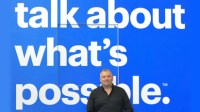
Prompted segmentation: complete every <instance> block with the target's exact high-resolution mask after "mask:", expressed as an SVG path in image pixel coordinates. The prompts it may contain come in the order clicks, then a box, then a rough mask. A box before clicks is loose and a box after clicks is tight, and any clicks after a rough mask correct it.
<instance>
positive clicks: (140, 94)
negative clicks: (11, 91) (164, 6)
mask: <svg viewBox="0 0 200 112" xmlns="http://www.w3.org/2000/svg"><path fill="white" fill-rule="evenodd" d="M114 79H116V77H114ZM132 82H133V83H132V84H133V85H132V87H133V88H132V91H131V90H130V87H129V86H128V85H127V84H124V83H120V84H118V85H117V86H119V87H122V88H124V90H125V91H126V92H127V94H128V96H129V98H130V97H131V95H132V103H133V104H139V103H140V99H141V100H142V101H143V102H144V103H146V104H149V105H154V104H157V103H159V102H160V100H161V93H162V92H161V89H160V87H159V86H158V85H157V84H154V83H148V84H145V85H142V86H140V80H139V76H133V77H132ZM113 83H114V84H116V80H113ZM95 88H97V86H96V85H94V84H91V83H87V84H84V85H82V86H81V87H80V88H79V86H78V85H76V84H73V83H68V84H65V85H63V86H62V88H61V89H60V88H59V87H58V85H56V84H45V85H43V86H42V87H41V88H40V89H37V87H36V86H35V85H33V84H25V85H23V84H16V110H23V106H24V105H26V106H27V105H33V104H35V103H36V101H37V100H38V99H39V100H40V101H41V102H42V103H43V104H45V105H55V104H57V103H58V102H59V101H60V100H61V101H62V102H63V103H64V104H66V105H76V104H77V103H79V101H81V102H82V103H83V104H87V101H88V99H87V98H88V96H89V95H90V93H91V90H93V89H95ZM89 89H90V91H89ZM49 90H51V91H53V97H52V98H47V91H49ZM24 91H29V94H30V97H29V98H28V99H27V98H24ZM79 91H80V92H79ZM79 93H80V94H79ZM162 102H163V103H164V104H169V102H170V99H169V98H168V97H163V98H162Z"/></svg>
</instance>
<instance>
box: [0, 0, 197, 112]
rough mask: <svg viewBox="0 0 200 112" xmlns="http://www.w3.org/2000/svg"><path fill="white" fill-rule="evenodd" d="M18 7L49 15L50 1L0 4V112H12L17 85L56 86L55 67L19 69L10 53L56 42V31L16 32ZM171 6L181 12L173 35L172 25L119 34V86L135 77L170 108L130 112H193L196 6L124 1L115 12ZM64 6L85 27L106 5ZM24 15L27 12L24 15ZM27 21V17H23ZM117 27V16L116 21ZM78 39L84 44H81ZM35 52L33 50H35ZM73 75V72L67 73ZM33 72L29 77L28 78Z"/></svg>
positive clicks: (80, 3)
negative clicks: (155, 89)
mask: <svg viewBox="0 0 200 112" xmlns="http://www.w3.org/2000/svg"><path fill="white" fill-rule="evenodd" d="M19 2H24V3H25V6H28V7H29V8H33V7H36V6H44V7H46V8H47V9H48V10H49V9H50V1H44V0H35V1H25V0H21V1H20V0H19V1H3V2H2V1H1V5H0V11H1V13H0V15H1V16H0V17H1V22H0V23H1V32H0V43H1V44H0V50H1V55H0V61H1V64H0V68H1V69H0V70H1V75H0V76H1V81H0V85H1V93H0V98H1V101H0V107H1V108H0V109H1V111H2V112H14V111H16V110H15V95H16V93H15V85H16V84H18V83H21V84H26V83H32V84H34V85H36V86H37V87H38V88H39V87H41V86H42V85H44V84H46V83H56V77H55V73H56V70H55V67H46V65H45V64H46V62H45V59H43V62H42V65H41V66H40V67H32V66H31V63H29V64H30V66H28V67H20V66H19V62H18V60H17V55H16V53H15V49H14V46H15V45H23V46H24V47H25V46H27V45H30V44H32V45H34V46H39V45H41V44H44V45H45V44H46V38H47V37H48V36H53V37H56V36H57V34H56V30H57V29H56V28H44V29H42V28H38V29H33V28H28V29H22V28H20V27H18V25H17V15H16V13H15V11H14V9H15V7H16V6H17V3H19ZM175 4H181V5H182V8H184V9H185V10H186V14H185V15H183V18H182V21H183V22H184V23H185V24H186V29H184V30H179V29H177V28H175V27H174V25H172V26H173V27H172V29H168V30H166V29H161V30H157V29H155V28H154V27H153V26H152V24H151V25H150V26H149V27H148V28H146V29H142V30H139V29H136V28H134V27H133V26H132V25H131V24H129V25H128V26H127V27H126V28H124V29H120V31H119V34H120V35H119V36H120V44H121V45H123V46H125V47H126V48H127V51H128V52H127V57H128V63H127V64H126V66H123V67H120V74H123V76H121V77H120V82H122V83H127V84H129V86H130V87H131V86H132V85H131V77H132V76H134V75H139V76H140V83H141V86H142V85H144V84H146V83H150V82H153V83H156V84H158V85H159V86H160V87H161V91H162V92H163V94H162V96H165V95H166V96H168V97H169V98H170V99H171V101H170V104H168V105H164V104H163V103H162V102H160V103H158V104H156V105H153V106H152V105H147V104H145V103H144V102H142V101H141V103H140V104H139V105H133V107H134V108H135V111H136V112H139V111H140V112H161V111H162V112H169V111H170V112H183V111H191V112H193V111H196V109H197V104H198V99H199V98H198V93H199V92H198V79H199V78H198V75H199V72H198V71H197V70H198V69H199V33H198V31H199V28H198V27H199V17H198V13H199V12H198V8H197V7H198V6H197V4H198V3H195V1H183V0H174V1H161V0H155V1H144V0H142V1H133V0H132V1H130V0H129V1H124V0H118V1H117V0H116V7H119V6H121V7H124V8H126V9H127V10H128V11H129V13H130V12H131V11H132V10H133V9H135V8H137V7H144V8H146V9H149V11H150V10H151V9H152V8H155V7H157V8H159V9H160V11H164V9H165V8H173V7H174V5H175ZM68 6H69V7H73V6H78V7H80V9H79V11H78V12H77V14H76V15H75V18H76V20H77V21H78V22H79V23H86V19H87V18H88V17H89V15H87V11H88V9H89V8H91V7H94V6H99V7H103V8H104V10H107V1H106V0H104V1H102V0H96V1H93V0H87V1H84V2H83V1H81V0H77V1H72V0H70V1H68ZM29 10H30V9H29ZM26 17H27V18H26V19H25V20H28V18H29V17H30V16H28V15H27V16H26ZM116 17H117V18H118V19H119V21H120V16H119V15H118V16H116ZM83 39H84V38H83ZM36 48H37V47H36ZM72 70H73V69H72ZM74 70H75V69H74ZM32 71H34V73H33V72H32ZM163 82H167V83H168V84H169V86H168V87H166V88H162V83H163ZM24 107H25V108H24V110H23V111H29V112H31V111H41V110H42V111H48V112H50V111H52V112H53V111H58V110H59V111H70V112H71V111H72V112H73V111H76V112H83V111H85V105H83V104H82V103H81V102H80V103H79V104H77V105H75V106H66V105H64V104H63V103H62V102H59V103H58V104H56V105H54V106H45V105H43V104H41V102H40V101H39V100H38V101H37V103H36V104H34V105H32V106H24Z"/></svg>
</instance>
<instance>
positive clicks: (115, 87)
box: [114, 86, 125, 92]
mask: <svg viewBox="0 0 200 112" xmlns="http://www.w3.org/2000/svg"><path fill="white" fill-rule="evenodd" d="M114 89H116V90H117V91H121V92H124V91H125V90H124V89H123V88H122V87H119V86H114Z"/></svg>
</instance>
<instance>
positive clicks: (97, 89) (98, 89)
mask: <svg viewBox="0 0 200 112" xmlns="http://www.w3.org/2000/svg"><path fill="white" fill-rule="evenodd" d="M101 90H102V87H101V86H99V87H97V88H95V89H93V90H92V92H98V91H101Z"/></svg>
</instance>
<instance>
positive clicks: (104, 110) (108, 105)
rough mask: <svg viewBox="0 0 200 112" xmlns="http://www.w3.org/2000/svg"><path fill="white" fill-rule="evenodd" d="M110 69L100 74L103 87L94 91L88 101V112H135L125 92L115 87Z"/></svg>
mask: <svg viewBox="0 0 200 112" xmlns="http://www.w3.org/2000/svg"><path fill="white" fill-rule="evenodd" d="M112 81H113V75H112V73H111V71H110V70H109V69H103V70H102V71H101V73H100V82H101V84H102V86H101V87H98V88H96V89H94V90H93V91H92V92H91V94H90V96H89V99H88V103H87V112H133V108H132V106H131V103H130V100H129V98H128V95H127V94H126V92H125V90H124V89H122V88H120V87H117V86H115V85H113V83H112Z"/></svg>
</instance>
